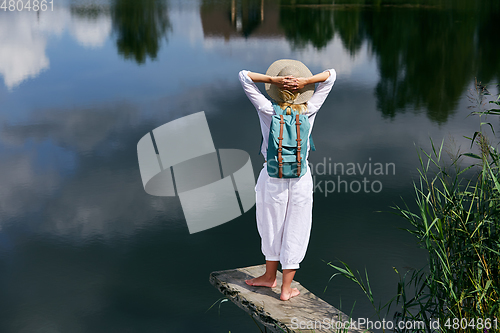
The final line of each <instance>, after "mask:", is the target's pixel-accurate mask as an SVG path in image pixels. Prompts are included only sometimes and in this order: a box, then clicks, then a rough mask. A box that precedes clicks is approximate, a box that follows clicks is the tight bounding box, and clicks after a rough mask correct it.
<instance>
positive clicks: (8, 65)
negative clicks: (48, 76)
mask: <svg viewBox="0 0 500 333" xmlns="http://www.w3.org/2000/svg"><path fill="white" fill-rule="evenodd" d="M0 17H1V20H0V45H2V47H1V48H0V74H1V75H2V76H3V78H4V83H5V86H6V87H7V88H8V89H9V90H11V89H13V88H15V87H17V86H18V85H20V84H21V83H22V82H24V81H26V80H28V79H30V78H35V77H37V76H38V75H40V73H42V72H43V71H44V70H47V69H49V68H50V60H49V58H48V57H47V54H46V50H47V43H48V40H49V39H50V38H52V37H60V36H62V35H63V34H64V33H65V32H66V31H67V32H69V33H70V35H71V36H72V37H73V38H74V39H75V40H76V41H77V43H78V44H79V45H81V46H82V47H84V48H98V47H102V46H103V45H104V43H105V41H106V39H107V38H108V36H109V35H110V33H111V17H110V15H109V13H106V12H102V13H99V15H96V16H94V17H88V16H84V17H82V16H77V15H76V16H75V17H73V15H72V13H71V11H70V9H68V8H65V7H63V8H55V9H54V11H53V12H52V11H46V12H41V13H39V14H37V13H35V12H9V13H3V14H2V15H0Z"/></svg>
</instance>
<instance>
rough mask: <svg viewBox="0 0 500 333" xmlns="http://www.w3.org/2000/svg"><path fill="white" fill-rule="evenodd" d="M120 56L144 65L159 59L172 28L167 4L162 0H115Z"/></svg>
mask: <svg viewBox="0 0 500 333" xmlns="http://www.w3.org/2000/svg"><path fill="white" fill-rule="evenodd" d="M111 13H112V18H113V29H114V31H115V33H116V34H117V40H116V46H117V48H118V53H120V54H121V55H122V56H123V57H124V58H125V59H133V60H135V61H136V62H137V63H139V64H142V63H144V62H145V61H146V59H147V58H148V57H149V58H151V59H155V58H156V56H157V55H158V51H159V50H160V44H161V40H162V39H163V38H164V37H166V34H167V31H168V30H170V29H171V24H170V21H169V18H168V12H167V4H166V2H165V1H158V0H141V1H137V0H114V1H113V2H112V6H111Z"/></svg>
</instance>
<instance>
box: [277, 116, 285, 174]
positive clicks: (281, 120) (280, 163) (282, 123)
mask: <svg viewBox="0 0 500 333" xmlns="http://www.w3.org/2000/svg"><path fill="white" fill-rule="evenodd" d="M284 125H285V120H284V119H283V115H282V114H280V136H279V137H278V140H279V143H278V168H279V169H278V177H279V178H283V156H282V155H281V151H282V150H283V126H284Z"/></svg>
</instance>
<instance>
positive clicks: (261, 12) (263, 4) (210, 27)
mask: <svg viewBox="0 0 500 333" xmlns="http://www.w3.org/2000/svg"><path fill="white" fill-rule="evenodd" d="M200 16H201V22H202V26H203V33H204V35H205V36H206V37H224V40H226V41H229V40H230V39H231V38H232V37H244V38H248V37H250V36H252V37H255V38H269V37H279V36H283V30H282V29H281V28H280V26H279V17H280V14H279V4H278V3H277V2H276V1H264V0H243V1H241V0H240V1H237V0H226V1H222V2H221V1H215V0H202V1H201V5H200Z"/></svg>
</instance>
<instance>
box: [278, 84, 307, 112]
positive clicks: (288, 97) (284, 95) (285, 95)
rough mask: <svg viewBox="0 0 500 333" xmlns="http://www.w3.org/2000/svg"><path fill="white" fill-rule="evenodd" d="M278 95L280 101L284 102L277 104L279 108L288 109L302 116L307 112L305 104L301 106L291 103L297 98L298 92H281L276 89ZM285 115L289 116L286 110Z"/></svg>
mask: <svg viewBox="0 0 500 333" xmlns="http://www.w3.org/2000/svg"><path fill="white" fill-rule="evenodd" d="M278 91H279V94H280V97H281V99H282V100H283V101H284V102H278V105H279V106H280V108H282V109H283V110H285V109H286V108H288V107H290V108H291V109H292V110H293V111H295V112H298V113H299V114H304V113H306V112H307V105H306V103H302V104H293V101H295V99H296V98H297V97H298V96H299V92H295V93H294V92H291V91H290V90H281V89H278ZM286 114H288V115H289V114H291V112H290V110H288V109H287V110H286Z"/></svg>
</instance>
